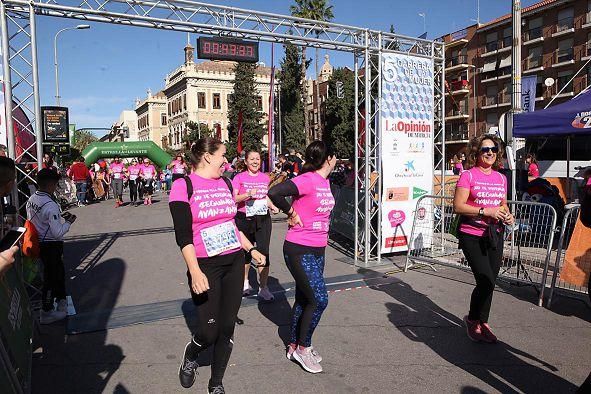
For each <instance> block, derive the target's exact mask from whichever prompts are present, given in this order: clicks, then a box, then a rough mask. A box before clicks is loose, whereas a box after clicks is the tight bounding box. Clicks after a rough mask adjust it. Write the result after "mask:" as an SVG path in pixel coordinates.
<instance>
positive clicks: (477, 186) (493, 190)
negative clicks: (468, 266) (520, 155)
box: [457, 167, 507, 237]
mask: <svg viewBox="0 0 591 394" xmlns="http://www.w3.org/2000/svg"><path fill="white" fill-rule="evenodd" d="M457 187H461V188H464V189H469V190H470V194H469V195H468V200H467V201H466V204H468V205H470V206H473V207H482V208H492V207H498V206H500V205H501V203H502V202H503V200H505V198H506V197H507V178H505V176H504V175H503V174H501V173H500V172H498V171H494V170H493V171H492V172H491V173H490V174H488V175H487V174H485V173H483V172H482V171H480V170H479V169H478V168H477V167H472V168H470V169H469V170H467V171H464V172H462V174H461V175H460V179H459V180H458V184H457ZM491 220H492V219H491V218H478V217H467V216H465V217H464V218H463V219H462V224H460V231H461V232H462V233H465V234H470V235H476V236H478V237H481V236H482V235H483V234H484V231H485V230H486V228H487V227H488V224H489V223H490V222H491Z"/></svg>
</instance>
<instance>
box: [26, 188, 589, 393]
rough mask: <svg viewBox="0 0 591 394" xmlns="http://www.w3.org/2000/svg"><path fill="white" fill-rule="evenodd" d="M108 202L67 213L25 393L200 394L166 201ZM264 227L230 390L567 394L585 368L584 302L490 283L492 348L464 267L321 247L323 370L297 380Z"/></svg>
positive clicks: (202, 385) (280, 266) (281, 282)
mask: <svg viewBox="0 0 591 394" xmlns="http://www.w3.org/2000/svg"><path fill="white" fill-rule="evenodd" d="M156 199H159V198H156ZM112 203H113V201H112V200H111V201H108V202H103V203H100V204H94V205H91V206H87V207H81V208H75V209H73V210H72V212H73V213H75V214H76V215H78V221H77V222H76V223H75V224H74V225H73V226H72V230H71V231H70V233H69V234H68V237H67V240H66V246H65V260H66V277H67V287H68V290H69V292H70V293H71V295H72V298H73V301H74V305H75V308H76V311H77V315H76V316H72V317H69V318H68V321H67V322H63V323H56V324H54V325H50V326H40V327H36V329H35V338H34V344H33V349H34V355H33V393H141V394H148V393H150V394H151V393H181V392H201V393H202V392H205V391H206V384H207V380H208V378H209V367H208V366H203V367H201V368H200V369H199V371H200V376H199V377H198V378H197V382H196V384H195V386H194V387H193V388H192V389H190V390H185V389H182V388H181V386H180V385H179V382H178V377H177V371H178V366H179V362H180V356H181V352H182V350H183V347H184V345H185V344H186V342H187V340H188V338H189V336H190V327H192V326H193V325H194V324H195V318H194V316H193V313H192V312H193V310H194V309H193V306H192V304H191V302H190V301H189V298H188V289H187V283H186V276H185V265H184V262H183V261H182V258H181V255H180V252H179V249H178V247H177V246H176V244H175V241H174V232H173V230H172V220H171V217H170V214H169V211H168V204H167V201H166V198H164V199H163V200H161V201H158V202H156V203H155V204H154V205H153V206H140V207H129V206H123V207H121V208H117V209H114V208H113V206H112V205H113V204H112ZM274 222H275V223H274V228H273V231H274V232H273V237H272V249H271V279H270V288H271V291H273V292H274V294H275V297H276V301H275V302H274V303H270V304H259V303H258V302H257V301H256V299H254V298H248V299H244V302H243V306H242V308H241V310H240V312H239V318H240V319H241V320H243V321H244V324H241V325H238V326H237V328H236V333H235V346H234V351H233V354H232V358H231V360H230V366H229V367H228V370H227V372H226V377H225V381H224V385H225V387H226V390H227V391H228V392H229V393H349V392H350V393H365V392H367V393H395V392H400V393H425V392H445V393H490V392H525V393H569V392H574V391H575V390H576V389H577V387H578V386H579V385H580V384H581V383H582V382H583V380H584V379H585V378H586V376H587V375H588V374H589V371H590V370H591V327H590V325H589V322H590V321H591V308H589V306H588V305H586V304H585V302H582V301H581V300H576V299H572V298H566V297H557V298H556V299H555V302H554V303H553V306H552V310H548V309H546V308H539V307H537V306H536V305H535V302H536V295H537V294H536V292H535V290H534V289H533V288H531V287H527V286H526V287H518V286H513V285H508V284H501V285H500V286H499V287H498V288H497V291H496V292H495V299H494V301H493V309H492V312H491V325H492V327H493V328H495V329H496V333H497V335H498V336H499V339H500V341H501V342H500V343H499V344H497V345H487V344H480V343H473V342H471V341H470V340H469V339H468V338H467V336H466V333H465V330H464V327H463V324H462V317H463V316H464V315H465V314H466V312H467V306H468V302H469V297H470V293H471V291H472V285H473V279H472V276H471V274H470V273H466V272H462V271H458V270H455V269H452V268H444V267H438V271H437V272H433V271H431V270H416V271H412V272H408V273H404V272H401V269H400V267H402V266H403V264H404V259H403V258H402V257H397V258H395V259H394V260H393V261H392V263H391V264H389V265H387V266H383V267H380V268H378V269H371V270H358V269H356V268H355V267H353V266H352V265H351V257H350V256H348V255H347V254H346V253H342V251H343V249H342V248H340V247H338V246H335V247H329V248H328V249H327V266H326V272H325V276H326V278H327V282H329V283H330V284H331V285H330V286H329V289H330V291H331V294H330V299H329V306H328V308H327V310H326V312H325V314H324V316H323V318H322V320H321V322H320V325H319V327H318V329H317V331H316V334H315V336H314V346H315V348H316V349H317V350H318V351H319V352H320V353H321V354H322V356H323V358H324V361H323V362H322V365H323V368H324V372H323V373H322V374H318V375H311V374H308V373H306V372H305V371H303V370H302V369H301V368H300V367H299V366H298V365H297V364H294V363H293V362H291V361H288V360H287V359H286V358H285V352H284V342H285V340H286V338H287V335H288V324H289V313H290V304H291V303H292V300H293V286H294V284H293V279H292V277H291V276H290V274H289V272H288V271H287V269H286V267H285V264H284V262H283V257H282V252H281V248H282V243H283V237H284V234H285V230H286V224H285V222H284V221H282V220H281V218H280V217H277V218H274ZM207 360H208V358H207V355H204V357H203V360H202V361H203V364H205V365H207V364H208V361H207Z"/></svg>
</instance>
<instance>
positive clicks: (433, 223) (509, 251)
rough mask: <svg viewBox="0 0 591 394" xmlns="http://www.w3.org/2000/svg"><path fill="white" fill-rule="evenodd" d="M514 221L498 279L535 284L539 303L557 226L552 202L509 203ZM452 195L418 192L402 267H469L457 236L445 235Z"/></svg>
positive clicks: (508, 230)
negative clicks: (404, 262)
mask: <svg viewBox="0 0 591 394" xmlns="http://www.w3.org/2000/svg"><path fill="white" fill-rule="evenodd" d="M508 205H509V208H510V209H511V212H513V215H514V216H515V225H514V226H511V227H509V226H507V227H506V228H505V233H504V250H503V262H502V265H501V269H500V271H499V278H502V279H506V280H509V281H512V282H520V283H526V284H531V285H534V286H535V287H536V288H537V289H538V290H539V299H538V305H539V306H542V302H543V297H544V288H545V287H546V283H547V282H548V279H549V278H548V276H549V275H548V267H549V262H550V259H551V256H552V244H553V242H554V232H555V228H556V211H555V210H554V208H553V207H552V206H551V205H548V204H542V203H535V202H525V201H509V202H508ZM454 215H455V214H454V212H453V198H452V197H439V196H423V197H421V198H420V199H419V200H418V201H417V206H416V210H415V215H414V222H413V228H412V232H411V236H410V242H409V251H408V254H407V259H406V264H405V271H406V270H408V269H409V268H413V267H414V266H417V265H423V266H424V265H427V266H429V267H431V268H432V269H435V268H434V265H435V264H438V265H446V266H451V267H456V268H460V269H463V270H467V271H470V267H469V265H468V262H467V261H466V259H465V257H464V254H463V252H462V251H461V249H459V248H458V239H457V238H456V237H455V235H452V234H451V233H450V226H451V224H452V222H453V219H454Z"/></svg>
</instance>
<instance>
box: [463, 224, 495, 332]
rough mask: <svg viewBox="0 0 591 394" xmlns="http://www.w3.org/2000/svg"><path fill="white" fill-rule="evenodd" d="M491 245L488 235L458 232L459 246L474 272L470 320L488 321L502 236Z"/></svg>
mask: <svg viewBox="0 0 591 394" xmlns="http://www.w3.org/2000/svg"><path fill="white" fill-rule="evenodd" d="M497 238H498V240H497V244H496V245H493V244H492V243H491V241H490V238H488V237H478V236H475V235H469V234H464V233H459V241H460V248H461V249H462V251H463V252H464V256H466V260H468V264H469V265H470V268H471V269H472V273H473V274H474V279H475V280H476V287H475V288H474V291H472V298H471V300H470V313H469V314H468V318H469V319H470V320H480V321H481V322H482V323H487V322H488V315H489V313H490V306H491V303H492V298H493V292H494V290H495V282H496V280H497V276H498V275H499V269H500V268H501V262H502V259H503V237H502V234H501V236H499V237H497Z"/></svg>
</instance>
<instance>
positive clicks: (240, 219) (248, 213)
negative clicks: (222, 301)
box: [232, 150, 279, 301]
mask: <svg viewBox="0 0 591 394" xmlns="http://www.w3.org/2000/svg"><path fill="white" fill-rule="evenodd" d="M245 163H246V168H247V169H246V171H244V172H241V173H239V174H237V175H236V176H234V179H232V186H233V187H234V198H235V199H236V202H237V203H238V212H237V213H236V226H238V230H240V231H242V233H244V235H245V236H246V238H248V240H249V241H250V242H252V243H255V244H256V246H257V249H258V250H259V251H260V252H261V253H262V254H264V255H265V257H266V258H267V259H266V265H265V266H264V267H259V293H258V296H259V298H260V299H262V300H264V301H272V300H273V299H274V296H273V294H272V293H271V292H270V291H269V289H268V288H267V279H268V277H269V244H270V243H271V229H272V227H273V224H272V223H271V215H270V214H269V210H271V211H273V213H279V210H278V209H277V208H276V207H275V206H274V205H273V204H272V203H271V201H270V200H269V199H268V198H267V192H268V191H269V182H270V179H269V175H267V174H264V173H262V172H261V154H260V153H259V152H258V151H255V150H250V151H248V152H246V156H245ZM250 265H251V259H250V256H246V260H245V266H244V286H243V293H244V294H245V295H248V294H249V293H250V292H251V291H252V287H250V283H249V281H248V271H249V269H250Z"/></svg>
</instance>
